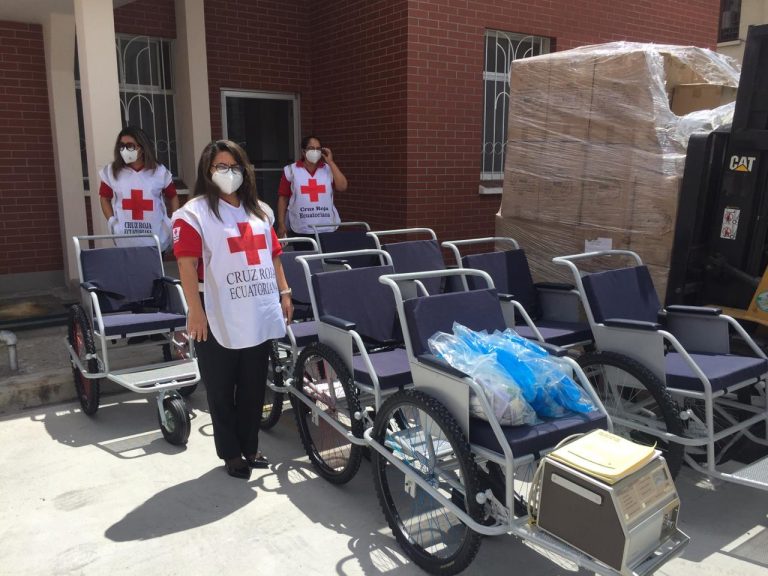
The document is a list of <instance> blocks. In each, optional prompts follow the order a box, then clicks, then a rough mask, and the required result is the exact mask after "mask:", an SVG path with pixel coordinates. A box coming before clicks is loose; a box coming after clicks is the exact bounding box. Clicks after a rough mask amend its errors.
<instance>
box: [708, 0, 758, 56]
mask: <svg viewBox="0 0 768 576" xmlns="http://www.w3.org/2000/svg"><path fill="white" fill-rule="evenodd" d="M755 24H768V0H741V21H740V24H739V39H738V40H734V41H733V42H724V43H722V44H719V45H718V47H717V51H718V52H721V53H722V54H725V55H727V56H731V57H733V58H736V59H737V60H738V61H739V62H741V59H742V58H743V57H744V42H745V41H746V39H747V29H748V28H749V26H751V25H755Z"/></svg>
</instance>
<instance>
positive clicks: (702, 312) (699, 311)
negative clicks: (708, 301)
mask: <svg viewBox="0 0 768 576" xmlns="http://www.w3.org/2000/svg"><path fill="white" fill-rule="evenodd" d="M665 311H666V312H672V313H677V314H693V315H696V316H720V315H721V314H722V313H723V311H722V309H720V308H707V307H705V306H683V305H681V304H673V305H671V306H667V307H666V309H665Z"/></svg>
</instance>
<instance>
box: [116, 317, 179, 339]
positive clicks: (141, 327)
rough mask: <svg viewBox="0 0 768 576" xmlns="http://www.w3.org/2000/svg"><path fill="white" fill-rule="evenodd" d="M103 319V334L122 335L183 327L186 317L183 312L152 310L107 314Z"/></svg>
mask: <svg viewBox="0 0 768 576" xmlns="http://www.w3.org/2000/svg"><path fill="white" fill-rule="evenodd" d="M102 318H103V320H104V336H123V337H125V336H126V335H127V334H135V333H137V332H150V331H153V330H154V331H157V332H164V331H169V330H180V329H184V328H185V327H186V325H187V317H186V316H184V314H171V313H169V312H152V313H148V314H107V315H105V316H103V317H102Z"/></svg>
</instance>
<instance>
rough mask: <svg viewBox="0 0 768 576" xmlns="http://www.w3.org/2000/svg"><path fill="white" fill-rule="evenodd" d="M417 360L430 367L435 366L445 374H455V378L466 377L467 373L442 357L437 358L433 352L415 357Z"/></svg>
mask: <svg viewBox="0 0 768 576" xmlns="http://www.w3.org/2000/svg"><path fill="white" fill-rule="evenodd" d="M417 360H418V361H419V362H421V363H422V364H426V365H427V366H431V367H432V368H437V369H438V370H440V371H441V372H445V373H446V374H450V375H451V376H456V377H457V378H466V377H467V374H465V373H464V372H462V371H461V370H457V369H456V368H454V367H453V366H451V365H450V364H448V362H446V361H445V360H443V359H442V358H438V357H437V356H435V355H434V354H421V355H419V357H418V358H417Z"/></svg>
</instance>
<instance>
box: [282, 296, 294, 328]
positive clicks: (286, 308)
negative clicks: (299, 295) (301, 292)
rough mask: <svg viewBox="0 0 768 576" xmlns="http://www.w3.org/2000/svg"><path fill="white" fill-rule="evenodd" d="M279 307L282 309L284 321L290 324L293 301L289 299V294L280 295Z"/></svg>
mask: <svg viewBox="0 0 768 576" xmlns="http://www.w3.org/2000/svg"><path fill="white" fill-rule="evenodd" d="M280 307H281V308H282V309H283V318H285V323H286V324H290V323H291V320H293V302H292V301H291V295H290V294H283V295H282V296H280Z"/></svg>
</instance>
